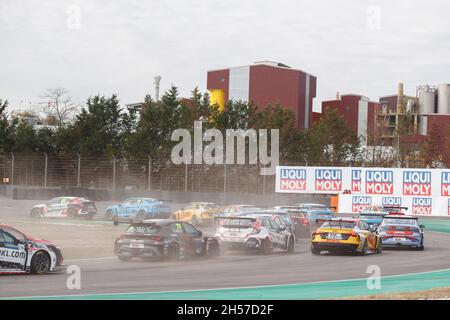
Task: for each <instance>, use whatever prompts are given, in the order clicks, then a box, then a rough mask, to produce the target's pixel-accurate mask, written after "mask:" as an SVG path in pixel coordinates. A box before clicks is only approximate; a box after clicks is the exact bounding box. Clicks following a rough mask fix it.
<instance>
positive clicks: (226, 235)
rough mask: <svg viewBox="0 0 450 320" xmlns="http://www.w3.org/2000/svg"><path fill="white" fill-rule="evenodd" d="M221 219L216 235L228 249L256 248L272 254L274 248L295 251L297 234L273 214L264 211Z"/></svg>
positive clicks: (265, 253) (262, 252)
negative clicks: (274, 217)
mask: <svg viewBox="0 0 450 320" xmlns="http://www.w3.org/2000/svg"><path fill="white" fill-rule="evenodd" d="M216 220H219V221H220V224H219V227H218V228H217V231H216V235H215V237H216V238H217V239H218V240H219V243H220V245H221V247H224V248H226V249H228V250H256V251H258V252H259V253H260V254H264V255H267V254H271V253H272V252H273V249H274V248H279V249H282V250H286V251H287V252H289V253H292V252H294V249H295V236H294V234H292V233H291V232H290V231H289V230H288V229H287V228H286V226H285V225H282V224H281V220H279V222H277V221H276V219H273V217H272V216H271V215H265V214H262V213H255V214H249V215H245V216H240V217H216Z"/></svg>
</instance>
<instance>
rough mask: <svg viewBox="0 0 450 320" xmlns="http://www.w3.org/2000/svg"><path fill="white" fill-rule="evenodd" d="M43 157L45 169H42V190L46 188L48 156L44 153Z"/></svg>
mask: <svg viewBox="0 0 450 320" xmlns="http://www.w3.org/2000/svg"><path fill="white" fill-rule="evenodd" d="M44 157H45V167H44V188H47V166H48V155H47V153H44Z"/></svg>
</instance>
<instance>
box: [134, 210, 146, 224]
mask: <svg viewBox="0 0 450 320" xmlns="http://www.w3.org/2000/svg"><path fill="white" fill-rule="evenodd" d="M146 218H147V213H146V212H145V211H144V210H141V211H139V213H138V214H137V216H136V222H142V221H144V220H145V219H146Z"/></svg>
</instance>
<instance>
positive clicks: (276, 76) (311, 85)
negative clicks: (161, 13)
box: [207, 61, 317, 129]
mask: <svg viewBox="0 0 450 320" xmlns="http://www.w3.org/2000/svg"><path fill="white" fill-rule="evenodd" d="M316 82H317V79H316V77H315V76H313V75H311V74H309V73H306V72H304V71H301V70H297V69H293V68H291V67H289V66H287V65H285V64H282V63H277V62H271V61H261V62H255V63H254V64H252V65H247V66H241V67H233V68H228V69H221V70H213V71H208V77H207V89H208V90H209V92H210V95H211V102H212V103H217V104H218V105H219V107H220V108H224V107H225V105H226V103H227V102H228V101H229V100H234V101H238V100H241V101H245V102H253V103H254V104H255V105H256V106H257V108H259V109H263V108H265V107H266V106H268V105H275V104H280V105H281V106H282V107H284V108H288V109H290V110H292V112H293V113H294V115H295V117H296V120H297V126H298V127H299V128H305V129H307V128H309V127H310V126H311V125H312V120H313V112H312V109H313V99H314V98H315V97H316Z"/></svg>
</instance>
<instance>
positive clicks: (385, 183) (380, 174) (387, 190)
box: [366, 170, 394, 194]
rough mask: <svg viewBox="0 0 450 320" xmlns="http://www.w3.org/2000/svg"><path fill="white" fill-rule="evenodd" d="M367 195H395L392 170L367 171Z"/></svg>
mask: <svg viewBox="0 0 450 320" xmlns="http://www.w3.org/2000/svg"><path fill="white" fill-rule="evenodd" d="M366 193H367V194H393V193H394V173H393V171H391V170H367V171H366Z"/></svg>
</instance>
